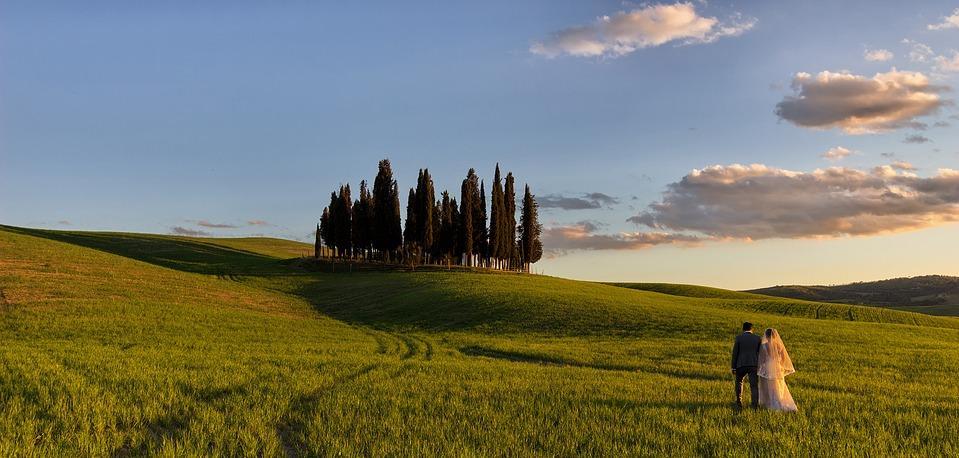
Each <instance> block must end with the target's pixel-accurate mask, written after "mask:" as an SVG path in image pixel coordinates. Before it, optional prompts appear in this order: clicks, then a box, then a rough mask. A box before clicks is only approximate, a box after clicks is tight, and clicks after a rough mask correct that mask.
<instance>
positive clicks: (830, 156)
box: [819, 146, 852, 161]
mask: <svg viewBox="0 0 959 458" xmlns="http://www.w3.org/2000/svg"><path fill="white" fill-rule="evenodd" d="M850 154H852V151H851V150H849V149H848V148H843V147H841V146H836V147H834V148H829V150H827V151H826V152H825V153H822V154H820V155H819V157H822V158H824V159H827V160H830V161H838V160H841V159H843V158H845V157H846V156H849V155H850Z"/></svg>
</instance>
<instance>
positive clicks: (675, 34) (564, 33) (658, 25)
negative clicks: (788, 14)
mask: <svg viewBox="0 0 959 458" xmlns="http://www.w3.org/2000/svg"><path fill="white" fill-rule="evenodd" d="M755 24H756V19H755V18H748V17H744V16H742V15H741V14H736V15H734V16H733V17H732V18H730V19H729V20H727V21H725V22H723V21H720V20H719V19H717V18H715V17H706V16H701V15H700V14H699V13H698V12H697V11H696V7H695V6H694V5H693V4H692V3H676V4H672V5H667V4H653V5H649V6H645V7H643V8H638V9H634V10H631V11H628V12H627V11H620V12H618V13H615V14H613V15H612V16H603V17H601V18H599V19H597V20H596V21H595V22H594V23H592V24H590V25H585V26H576V27H570V28H567V29H563V30H560V31H558V32H555V33H554V34H552V35H551V36H550V37H549V38H547V39H545V40H542V41H538V42H536V43H533V45H532V46H530V48H529V50H530V52H532V53H533V54H537V55H540V56H545V57H549V58H553V57H557V56H560V55H564V54H565V55H570V56H577V57H597V56H605V57H619V56H623V55H626V54H629V53H632V52H634V51H636V50H639V49H643V48H650V47H655V46H660V45H663V44H666V43H670V42H677V43H681V44H700V43H711V42H714V41H716V40H718V39H720V38H722V37H728V36H737V35H741V34H742V33H743V32H746V31H747V30H749V29H751V28H753V26H755Z"/></svg>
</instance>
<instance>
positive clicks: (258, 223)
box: [246, 219, 272, 226]
mask: <svg viewBox="0 0 959 458" xmlns="http://www.w3.org/2000/svg"><path fill="white" fill-rule="evenodd" d="M246 224H247V225H250V226H272V224H270V222H269V221H264V220H262V219H252V220H250V221H247V222H246Z"/></svg>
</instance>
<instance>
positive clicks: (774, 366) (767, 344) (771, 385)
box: [758, 328, 799, 412]
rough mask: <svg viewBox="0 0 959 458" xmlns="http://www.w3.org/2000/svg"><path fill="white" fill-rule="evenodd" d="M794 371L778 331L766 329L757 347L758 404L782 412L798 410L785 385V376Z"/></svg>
mask: <svg viewBox="0 0 959 458" xmlns="http://www.w3.org/2000/svg"><path fill="white" fill-rule="evenodd" d="M794 372H796V369H795V368H794V367H793V362H792V360H791V359H790V358H789V353H788V352H786V345H784V344H783V341H782V339H781V338H779V332H778V331H776V330H775V329H771V328H770V329H767V330H766V332H765V333H764V335H763V343H762V346H760V347H759V370H758V373H759V405H760V406H762V407H765V408H767V409H770V410H779V411H783V412H795V411H797V410H799V408H798V407H796V402H795V401H794V400H793V397H792V394H790V393H789V387H787V386H786V376H787V375H789V374H792V373H794Z"/></svg>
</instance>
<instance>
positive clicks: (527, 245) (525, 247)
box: [520, 185, 543, 272]
mask: <svg viewBox="0 0 959 458" xmlns="http://www.w3.org/2000/svg"><path fill="white" fill-rule="evenodd" d="M537 208H538V206H537V204H536V198H535V197H534V196H533V195H532V194H530V192H529V185H526V194H525V195H524V196H523V212H522V215H521V216H520V252H521V256H522V261H523V268H524V270H526V272H529V267H530V264H533V263H535V262H536V261H539V260H540V258H541V257H543V243H542V242H541V241H540V238H539V236H540V233H541V232H542V231H543V226H542V225H540V224H539V215H538V211H537Z"/></svg>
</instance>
